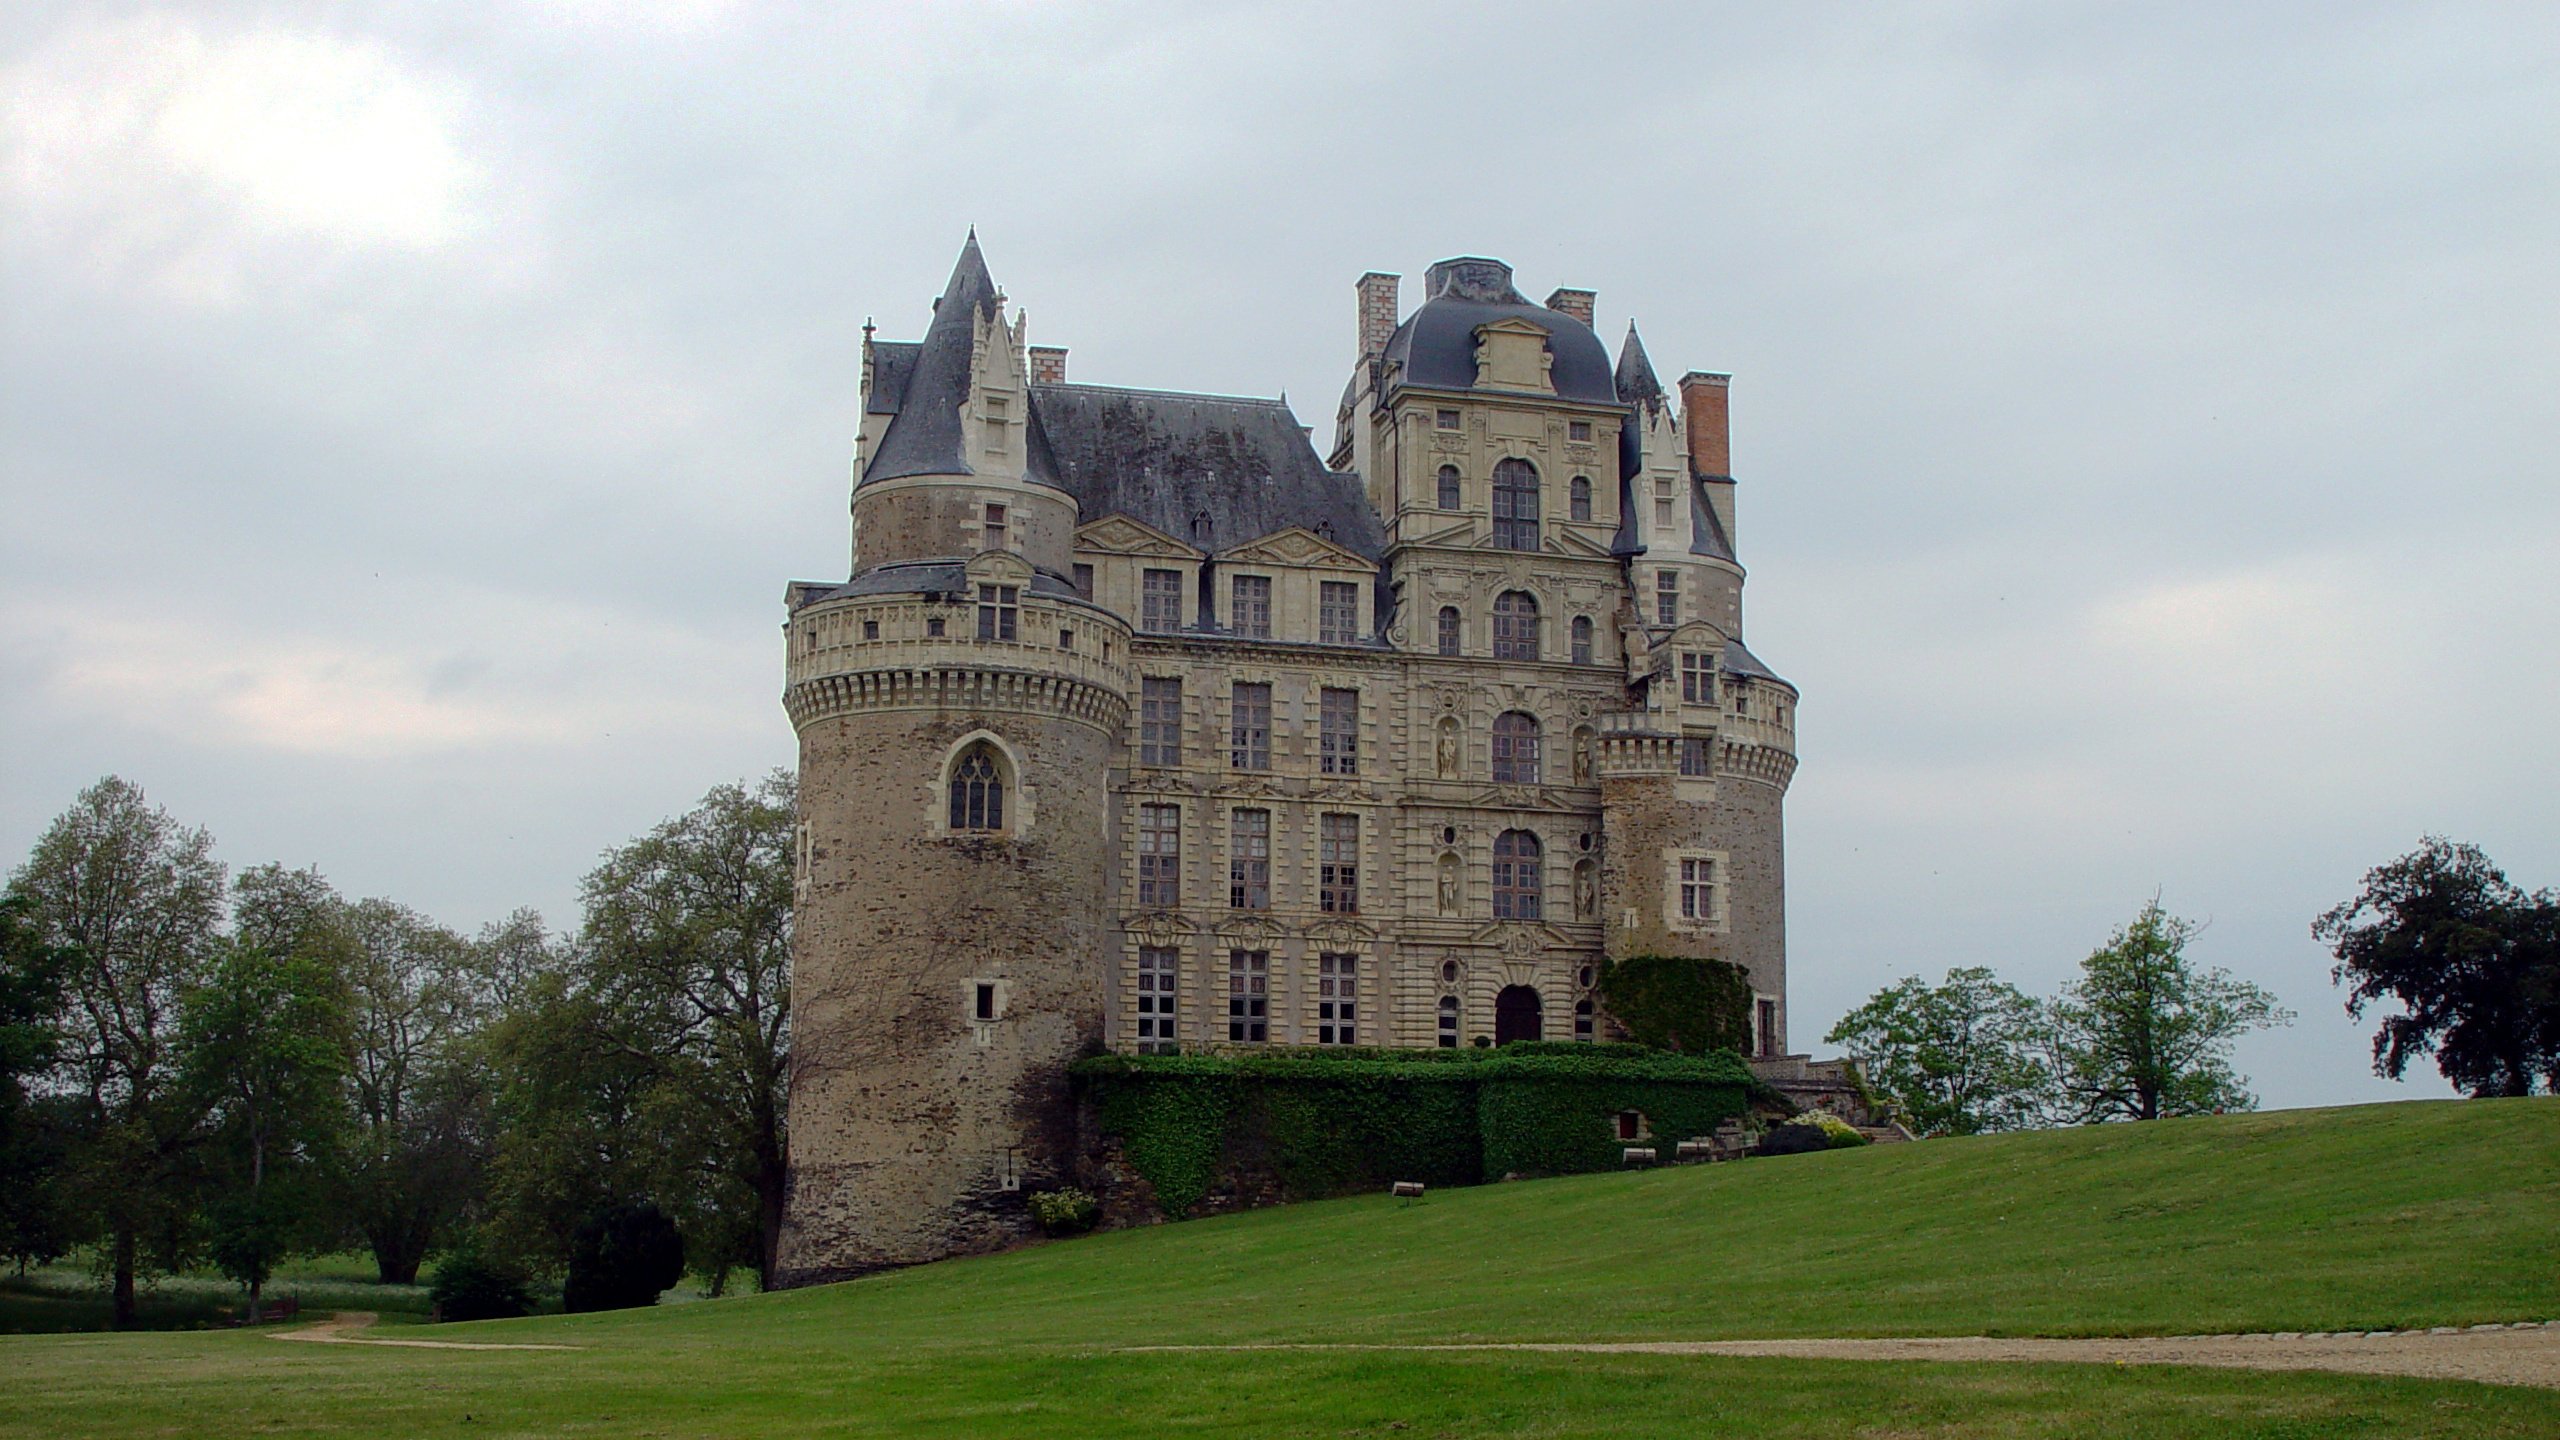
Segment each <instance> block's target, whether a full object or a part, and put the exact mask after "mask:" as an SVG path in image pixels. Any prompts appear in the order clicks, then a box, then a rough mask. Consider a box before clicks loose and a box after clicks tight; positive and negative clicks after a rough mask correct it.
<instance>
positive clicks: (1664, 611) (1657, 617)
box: [1653, 565, 1680, 625]
mask: <svg viewBox="0 0 2560 1440" xmlns="http://www.w3.org/2000/svg"><path fill="white" fill-rule="evenodd" d="M1653 623H1655V624H1656V625H1678V624H1679V623H1680V572H1679V571H1677V570H1674V569H1672V568H1671V567H1670V566H1668V565H1666V566H1664V567H1662V568H1661V569H1659V570H1656V571H1654V572H1653Z"/></svg>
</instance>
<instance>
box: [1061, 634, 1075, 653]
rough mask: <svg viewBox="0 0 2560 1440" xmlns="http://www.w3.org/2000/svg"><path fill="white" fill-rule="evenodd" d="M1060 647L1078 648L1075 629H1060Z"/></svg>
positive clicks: (1067, 648)
mask: <svg viewBox="0 0 2560 1440" xmlns="http://www.w3.org/2000/svg"><path fill="white" fill-rule="evenodd" d="M1058 648H1059V649H1061V650H1073V649H1074V648H1076V632H1074V631H1073V630H1061V631H1059V632H1058Z"/></svg>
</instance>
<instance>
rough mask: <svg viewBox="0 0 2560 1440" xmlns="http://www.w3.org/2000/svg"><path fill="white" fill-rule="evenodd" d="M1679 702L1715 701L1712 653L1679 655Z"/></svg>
mask: <svg viewBox="0 0 2560 1440" xmlns="http://www.w3.org/2000/svg"><path fill="white" fill-rule="evenodd" d="M1680 702H1681V703H1682V704H1684V705H1713V704H1714V703H1716V662H1715V657H1714V656H1712V655H1693V654H1689V653H1687V652H1685V651H1684V652H1682V654H1681V656H1680Z"/></svg>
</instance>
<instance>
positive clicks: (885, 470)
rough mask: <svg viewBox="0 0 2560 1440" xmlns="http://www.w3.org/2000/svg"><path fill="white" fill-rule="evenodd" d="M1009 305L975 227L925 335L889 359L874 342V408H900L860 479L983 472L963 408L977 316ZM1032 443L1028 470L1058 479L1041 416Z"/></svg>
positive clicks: (1042, 478)
mask: <svg viewBox="0 0 2560 1440" xmlns="http://www.w3.org/2000/svg"><path fill="white" fill-rule="evenodd" d="M1003 308H1004V304H1003V300H1002V298H1001V297H1000V296H999V294H998V293H997V291H996V282H995V277H994V276H992V275H990V274H988V273H987V261H986V257H985V256H984V255H982V254H980V253H979V252H978V232H977V231H975V230H971V231H970V232H969V243H968V244H966V245H964V246H962V247H961V249H960V261H959V263H958V264H956V265H954V266H952V267H951V281H950V283H949V284H947V285H945V286H943V287H942V298H941V299H939V300H936V301H934V302H933V323H932V324H931V325H930V326H928V327H926V329H925V334H924V339H923V340H922V341H920V342H918V343H916V344H915V345H913V346H897V347H895V349H896V350H903V351H910V352H911V353H906V354H894V358H893V359H892V360H891V363H888V364H879V363H878V361H879V360H880V358H882V357H881V352H882V351H886V350H890V349H891V347H890V346H889V345H885V344H884V345H880V346H875V347H874V351H873V353H874V358H875V367H876V373H875V376H874V386H875V388H874V391H873V399H872V403H871V405H870V407H869V408H870V409H871V410H872V411H873V412H874V413H880V412H882V411H884V410H885V411H891V412H894V415H893V418H892V419H891V420H890V421H889V429H888V431H887V433H885V434H883V435H882V436H881V437H880V448H879V449H878V450H876V451H874V452H872V456H871V463H870V464H869V465H867V466H865V467H864V469H863V472H862V479H861V481H860V482H859V483H861V484H865V485H867V484H869V483H871V482H872V481H874V480H894V479H897V478H898V477H900V476H902V475H973V474H976V473H977V472H976V471H975V470H973V469H972V468H970V465H969V460H968V447H967V446H966V445H965V444H964V443H963V438H964V432H963V430H962V427H961V419H960V411H961V407H963V406H964V405H966V404H967V403H968V401H969V362H970V359H971V355H972V352H973V350H974V349H975V347H976V343H977V331H976V325H977V320H978V318H979V317H980V316H981V315H983V316H986V317H988V318H990V319H994V320H998V321H1001V319H1002V315H1003ZM899 362H903V363H899ZM901 371H903V372H904V373H903V375H901V374H900V373H899V372H901ZM898 379H903V380H904V382H905V383H904V386H903V387H902V388H901V389H900V390H898V391H897V393H895V394H894V395H892V394H891V393H890V390H889V386H890V384H891V383H892V382H894V381H895V380H898ZM1025 449H1026V454H1025V455H1024V460H1025V462H1026V464H1025V477H1024V478H1026V479H1030V480H1034V481H1037V482H1039V483H1041V484H1046V485H1055V484H1057V483H1058V482H1057V479H1056V470H1055V467H1054V466H1053V465H1051V464H1050V462H1049V447H1048V445H1047V444H1046V443H1045V441H1044V440H1043V438H1042V436H1041V434H1040V430H1039V425H1038V422H1037V420H1034V421H1033V422H1032V425H1031V435H1030V438H1029V441H1028V443H1027V444H1026V446H1025Z"/></svg>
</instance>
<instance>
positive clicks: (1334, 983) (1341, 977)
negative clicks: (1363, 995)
mask: <svg viewBox="0 0 2560 1440" xmlns="http://www.w3.org/2000/svg"><path fill="white" fill-rule="evenodd" d="M1359 1008H1360V957H1359V956H1357V955H1320V956H1318V957H1317V958H1316V1043H1317V1044H1319V1045H1357V1044H1359V1043H1360V1041H1359V1037H1358V1032H1357V1030H1356V1029H1355V1026H1356V1023H1357V1022H1358V1020H1359V1018H1360V1016H1359V1014H1358V1011H1359Z"/></svg>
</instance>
